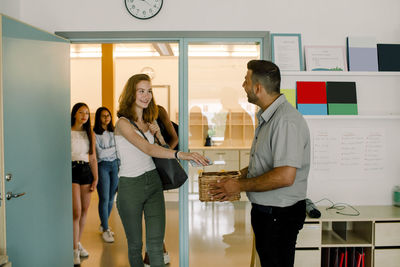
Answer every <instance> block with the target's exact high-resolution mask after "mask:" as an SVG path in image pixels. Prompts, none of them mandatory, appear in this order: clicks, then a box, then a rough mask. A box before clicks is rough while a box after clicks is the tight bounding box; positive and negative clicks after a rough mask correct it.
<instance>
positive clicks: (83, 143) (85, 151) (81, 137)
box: [71, 130, 89, 162]
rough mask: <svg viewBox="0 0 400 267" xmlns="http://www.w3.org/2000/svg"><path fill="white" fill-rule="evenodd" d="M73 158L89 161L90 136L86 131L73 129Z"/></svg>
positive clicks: (73, 159)
mask: <svg viewBox="0 0 400 267" xmlns="http://www.w3.org/2000/svg"><path fill="white" fill-rule="evenodd" d="M71 160H72V161H85V162H89V138H88V136H87V133H86V132H85V131H72V130H71Z"/></svg>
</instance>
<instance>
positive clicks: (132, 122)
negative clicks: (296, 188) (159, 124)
mask: <svg viewBox="0 0 400 267" xmlns="http://www.w3.org/2000/svg"><path fill="white" fill-rule="evenodd" d="M129 122H130V123H131V124H132V125H133V126H135V128H136V129H137V130H138V131H139V132H140V133H141V134H142V135H143V137H144V139H146V140H147V142H149V143H150V141H149V139H147V137H146V135H145V134H144V133H143V131H142V130H140V128H139V127H138V126H137V124H136V123H135V122H134V121H133V120H131V119H129ZM153 137H154V140H155V141H156V142H157V143H158V145H160V146H162V147H164V146H163V145H161V142H160V140H158V138H157V136H156V135H153ZM168 148H169V146H168Z"/></svg>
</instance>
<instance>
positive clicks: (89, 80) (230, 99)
mask: <svg viewBox="0 0 400 267" xmlns="http://www.w3.org/2000/svg"><path fill="white" fill-rule="evenodd" d="M183 2H184V3H183ZM164 3H165V4H164V6H163V8H162V10H161V12H160V13H159V14H158V15H157V16H156V17H154V18H153V19H151V20H147V21H146V20H136V19H134V18H132V17H131V16H130V15H129V14H128V13H127V12H126V10H125V7H124V3H123V1H120V3H119V2H118V3H117V4H115V1H107V0H100V1H94V0H89V1H85V3H82V1H79V0H70V1H65V2H62V3H61V2H60V1H49V0H37V1H28V0H1V3H0V13H4V14H6V15H8V16H10V17H13V18H16V19H18V20H20V21H22V22H24V23H27V24H30V25H33V26H34V27H36V28H40V29H44V30H45V31H47V32H49V33H51V34H53V33H55V32H61V33H63V32H70V33H77V35H76V36H79V37H80V40H75V41H73V42H72V44H71V46H70V47H71V48H70V49H71V50H70V54H69V58H68V60H70V61H69V62H70V85H71V95H70V97H71V98H70V105H71V106H72V105H73V104H74V103H76V102H85V103H87V104H88V105H89V107H90V111H91V112H92V113H94V112H95V110H96V109H97V108H98V107H100V106H101V105H105V104H106V105H107V106H111V107H112V110H113V115H114V122H115V119H116V117H115V114H116V110H117V107H118V97H119V94H120V93H121V91H122V88H123V85H124V83H125V81H126V80H127V79H128V78H129V77H130V76H131V75H132V74H134V73H147V74H149V75H150V76H151V77H152V79H153V87H154V94H155V97H156V101H157V103H159V104H161V105H162V106H164V107H165V108H166V109H167V111H168V112H169V115H170V119H171V120H172V121H174V122H176V123H178V124H180V125H182V123H186V122H179V118H180V117H179V112H180V110H179V107H181V108H182V105H181V106H180V102H179V98H180V97H181V95H180V94H182V91H183V90H187V91H186V92H187V99H188V102H187V103H185V104H184V105H183V106H185V107H186V108H187V114H188V115H187V125H186V126H187V129H188V136H187V142H188V148H189V149H190V150H192V151H197V152H199V153H202V154H203V155H206V156H208V157H210V158H212V159H213V161H214V163H215V164H214V165H212V166H210V167H206V168H193V167H190V166H189V167H188V171H189V176H190V178H189V182H188V192H187V194H188V202H187V204H188V206H187V211H188V214H187V216H188V241H189V243H188V244H187V246H188V255H185V256H184V257H183V259H182V255H180V253H181V252H182V251H185V250H184V249H182V246H184V245H183V244H181V243H180V234H179V232H180V226H179V224H180V223H181V222H182V218H181V217H180V216H181V215H182V213H180V208H179V203H180V193H179V192H178V191H169V192H165V197H166V207H167V228H166V238H165V242H166V246H167V250H168V252H169V254H170V257H171V263H170V265H169V266H182V267H187V266H195V267H196V266H205V265H208V266H233V267H236V266H238V267H239V266H251V267H253V266H259V262H258V261H257V257H256V255H255V253H254V251H253V236H252V229H251V224H250V209H251V204H250V203H249V202H248V200H247V198H246V195H245V194H242V195H241V199H240V201H236V202H226V203H213V202H210V203H206V202H201V201H199V179H198V176H199V173H200V172H201V171H221V170H238V169H240V168H242V167H244V166H246V164H247V163H248V156H249V149H250V146H251V140H252V137H253V131H254V129H255V127H256V123H257V122H256V120H255V114H256V112H257V108H256V107H255V106H253V105H251V104H249V103H247V98H246V95H245V93H244V91H243V89H242V87H241V85H242V82H243V78H244V75H245V72H246V63H247V61H249V60H251V59H256V58H267V59H269V58H270V49H271V47H270V45H269V44H268V45H267V46H266V47H262V46H261V45H260V43H259V42H254V41H249V40H246V38H238V40H233V39H234V38H227V39H229V40H224V41H222V42H221V40H220V39H219V40H218V41H217V42H207V41H202V42H201V43H199V42H195V41H194V42H190V40H189V41H188V42H189V44H188V48H189V51H188V61H187V66H185V68H186V67H187V71H188V79H187V82H188V83H187V84H183V83H182V77H180V76H179V75H180V74H181V73H182V69H181V68H182V67H183V66H182V64H181V63H182V61H179V60H180V59H179V57H180V56H182V55H179V52H180V51H182V50H180V47H179V42H174V41H171V39H170V38H168V37H171V38H172V37H176V36H173V35H174V33H177V32H178V33H179V32H185V34H188V33H189V36H190V34H193V36H196V34H198V32H203V31H208V32H211V33H212V36H211V37H214V38H215V37H216V36H218V35H219V36H224V34H226V32H237V33H239V34H240V33H243V32H246V33H249V34H250V33H251V32H253V31H258V32H265V33H266V35H269V34H270V33H300V34H301V38H302V44H303V45H341V46H345V45H346V37H347V36H349V35H359V36H373V37H375V38H376V40H377V41H378V42H379V43H400V31H399V30H400V27H399V25H400V16H398V10H400V2H399V1H398V0H385V1H383V2H382V1H381V2H379V1H372V0H367V1H350V2H349V1H345V0H339V1H322V2H321V1H303V0H302V1H288V0H286V1H279V2H271V1H264V2H263V1H261V2H260V1H256V0H249V1H228V0H222V1H219V2H215V1H211V0H205V1H195V0H188V1H170V2H169V3H167V2H165V1H164ZM360 6H362V7H360ZM210 7H212V8H210ZM205 18H206V19H205ZM133 31H137V32H141V33H143V32H144V33H147V32H149V33H157V32H158V33H160V36H161V37H160V38H155V37H154V35H151V34H150V35H149V36H151V38H146V37H143V36H145V35H146V34H144V35H143V36H141V37H140V38H138V39H140V40H138V39H135V38H134V37H132V35H129V34H128V35H127V36H129V37H128V38H126V39H130V40H134V41H132V42H130V41H127V40H126V39H124V38H122V39H124V40H123V41H121V42H118V41H113V42H112V43H113V44H112V45H111V43H110V42H107V43H106V44H104V43H102V42H101V40H104V38H105V37H104V36H106V37H107V36H108V37H110V36H111V37H112V36H113V32H114V33H129V32H133ZM163 31H164V32H165V31H171V32H170V33H171V36H168V37H166V36H165V35H163ZM203 33H204V32H203ZM85 34H87V36H90V34H93V36H95V35H96V34H97V36H100V38H97V41H96V40H91V41H87V39H85ZM102 34H103V35H102ZM177 35H179V34H177ZM114 36H116V35H114ZM76 39H79V38H76ZM93 39H96V38H93ZM111 39H112V38H111ZM116 39H118V38H116ZM163 39H168V41H164V40H163ZM176 39H179V38H176ZM188 39H190V38H188ZM205 39H207V38H205ZM217 39H218V38H217ZM250 39H252V40H253V39H254V38H250ZM103 45H106V47H107V48H108V49H109V48H110V47H111V48H112V56H111V58H112V66H113V73H112V75H108V76H109V77H110V76H111V77H112V78H113V80H112V81H111V82H112V84H113V88H111V87H109V88H103V87H102V83H103V81H102V76H103V75H102V55H103V52H104V50H103V47H102V46H103ZM0 48H1V47H0ZM108 51H110V50H108ZM107 53H108V55H110V52H107ZM107 64H110V62H108V63H107ZM180 64H181V65H180ZM185 64H186V62H185ZM108 66H110V65H108ZM0 70H2V69H1V68H0ZM297 81H320V82H328V81H335V82H338V81H345V82H355V83H356V90H357V108H358V115H349V116H305V117H306V120H307V123H308V125H309V127H310V130H311V138H312V142H313V152H312V153H313V154H312V165H313V168H312V169H311V171H310V175H309V180H308V191H307V197H309V198H310V199H312V200H313V201H314V202H316V204H317V205H318V206H319V207H321V208H320V210H321V212H322V217H321V218H320V219H312V218H308V219H307V222H306V224H305V226H304V229H303V230H302V232H301V233H300V235H299V241H298V244H297V249H296V263H295V266H296V267H314V266H315V267H317V266H329V264H326V260H327V258H329V256H331V255H333V256H335V255H334V254H335V253H337V254H338V255H340V254H339V253H341V250H342V249H343V248H345V249H346V251H347V252H348V253H349V254H350V253H352V250H353V249H354V250H355V249H357V250H360V251H361V250H362V253H364V254H363V255H364V257H365V260H364V264H365V266H366V267H373V266H374V267H398V263H399V262H400V234H399V233H400V211H399V209H400V208H398V207H395V206H393V188H394V186H395V185H398V184H400V178H399V177H400V175H399V174H400V165H399V160H398V159H399V158H400V155H399V151H400V142H399V141H398V136H399V133H400V123H399V120H400V105H398V102H399V101H398V100H399V98H400V94H399V92H400V91H399V84H400V73H399V72H328V71H321V72H310V71H285V72H282V84H281V88H282V89H295V88H296V82H297ZM108 82H110V80H108ZM180 91H181V92H180ZM103 92H105V93H106V94H107V95H108V96H109V97H107V99H105V97H104V96H103V95H102V93H103ZM227 92H229V93H227ZM110 99H111V100H112V101H111V102H110ZM181 104H182V103H181ZM92 118H93V117H92ZM181 118H182V117H181ZM207 136H209V137H210V139H211V144H212V145H211V146H205V143H206V138H207ZM371 136H372V137H374V138H375V141H376V140H377V148H378V149H377V151H378V152H377V153H375V158H374V162H373V163H374V166H373V168H365V166H361V165H357V164H352V163H354V162H356V163H359V161H346V160H344V161H341V160H343V159H342V158H341V157H340V156H339V154H340V152H342V151H341V150H340V148H341V146H340V144H341V140H342V138H343V137H350V139H351V138H352V137H355V138H363V140H367V139H368V137H371ZM321 140H322V141H321ZM327 140H331V141H327ZM346 140H349V139H346ZM321 143H322V144H323V145H325V146H327V147H328V149H322V150H318V147H317V146H316V145H318V144H321ZM364 144H366V141H365V142H364ZM0 146H1V144H0ZM357 149H359V147H358V148H357ZM321 152H322V153H321ZM318 153H319V154H318ZM327 157H328V161H326V158H327ZM324 160H325V161H324ZM340 162H341V163H343V164H342V165H338V164H339V163H340ZM3 181H4V178H2V181H1V182H2V185H1V186H2V190H3V191H2V192H3V193H4V188H5V187H6V185H4V183H3ZM28 193H29V192H28ZM21 199H22V198H21ZM97 201H98V200H97V196H96V194H93V195H92V203H91V206H90V211H89V218H88V223H87V226H86V229H85V232H84V234H83V237H82V243H83V244H84V245H85V247H86V248H87V249H88V251H89V252H90V253H91V255H90V257H89V258H88V259H86V260H83V261H82V266H90V267H92V266H93V267H97V266H107V267H108V266H115V267H124V266H128V261H127V251H126V250H127V245H126V240H125V239H124V232H123V228H122V225H121V223H120V219H119V216H118V213H117V210H116V209H115V208H114V209H113V212H112V215H111V219H110V220H111V222H110V225H111V227H112V230H113V231H114V232H115V242H114V243H113V244H106V243H104V242H103V241H102V239H101V235H100V232H99V231H98V226H99V219H98V214H97V207H96V205H97ZM330 201H332V202H333V203H339V204H340V207H343V208H344V210H325V208H326V207H327V206H330V205H331V202H330ZM2 203H5V200H2ZM343 203H344V204H343ZM350 205H351V206H350ZM352 207H354V208H355V209H356V210H353V209H352ZM0 212H1V214H5V211H4V205H2V207H0ZM358 212H359V213H360V214H358ZM2 221H5V219H3V218H1V220H0V265H1V263H2V262H6V260H7V258H6V257H3V256H2V254H3V253H5V252H6V247H5V246H6V240H5V237H4V236H5V234H3V233H4V232H5V231H6V226H5V225H4V224H5V222H2ZM337 229H340V230H337ZM339 248H340V249H339ZM11 249H12V248H9V250H11ZM40 253H43V252H40ZM331 253H332V254H331ZM49 258H50V257H49ZM3 260H4V261H3ZM186 260H187V261H188V264H186ZM71 261H72V259H71ZM13 266H14V265H13ZM63 266H64V265H63ZM66 266H67V265H66Z"/></svg>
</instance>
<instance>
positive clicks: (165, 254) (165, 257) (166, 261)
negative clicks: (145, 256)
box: [164, 252, 170, 264]
mask: <svg viewBox="0 0 400 267" xmlns="http://www.w3.org/2000/svg"><path fill="white" fill-rule="evenodd" d="M169 262H170V260H169V254H168V252H164V264H168V263H169Z"/></svg>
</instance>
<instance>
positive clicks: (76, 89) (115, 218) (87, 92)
mask: <svg viewBox="0 0 400 267" xmlns="http://www.w3.org/2000/svg"><path fill="white" fill-rule="evenodd" d="M107 45H109V44H107ZM111 45H112V58H111V62H109V64H110V65H111V68H109V69H108V72H112V73H108V72H104V68H102V66H104V64H107V62H106V63H105V62H104V57H105V53H106V51H105V50H104V49H103V45H102V44H99V43H83V44H72V45H71V106H72V105H74V104H75V103H76V102H85V103H87V104H88V106H89V107H90V111H91V120H92V123H94V115H95V112H96V109H97V108H99V107H100V106H107V104H106V103H107V100H109V99H105V98H104V96H105V95H106V96H107V95H111V96H113V99H114V101H113V105H112V107H114V109H113V110H111V107H109V106H108V108H109V109H110V110H111V112H112V113H113V115H114V116H113V122H114V124H115V122H116V120H117V117H116V113H117V111H118V108H119V102H118V100H119V97H120V95H121V93H122V90H123V88H124V85H125V83H126V81H127V80H128V79H129V78H130V77H131V76H132V75H134V74H138V73H145V74H147V75H149V76H150V78H151V80H152V86H153V95H154V99H155V102H156V104H157V105H160V106H162V107H163V108H164V110H165V111H166V112H167V114H168V115H169V118H170V120H171V121H172V122H175V123H177V122H178V116H179V112H178V110H179V43H178V42H176V41H161V40H154V41H150V40H148V41H141V42H139V41H136V42H123V43H121V42H119V43H113V44H111ZM102 69H103V71H102ZM105 76H107V77H110V76H111V77H112V78H111V79H112V80H113V82H112V84H113V86H111V87H106V86H104V85H103V84H102V79H103V80H104V77H105ZM105 92H108V93H105ZM108 102H109V101H108ZM164 196H165V201H166V231H165V247H166V250H167V251H168V255H169V261H170V262H171V266H179V241H178V240H179V227H178V225H179V202H178V200H179V191H178V190H170V191H165V192H164ZM97 204H98V195H97V192H96V193H94V194H93V195H92V202H91V206H90V211H89V213H90V216H89V218H88V222H87V226H86V229H98V227H99V224H100V223H99V215H98V212H97ZM109 224H110V226H111V228H112V231H113V232H115V241H114V244H113V245H112V246H108V247H107V246H103V245H102V243H101V242H96V243H93V242H90V240H91V239H93V231H92V232H90V231H89V230H86V229H85V231H84V233H83V237H82V239H83V240H82V243H83V244H85V246H86V248H87V249H88V250H89V251H90V252H91V253H92V254H94V255H101V257H100V256H98V257H96V256H94V257H89V258H88V259H87V260H85V264H88V265H91V266H101V265H104V264H106V265H112V266H117V265H118V264H119V263H120V261H121V262H125V261H126V260H127V258H128V256H127V248H126V246H127V245H126V238H125V233H124V230H123V227H122V223H121V221H120V218H119V215H118V211H117V209H116V206H115V205H114V207H113V210H112V212H111V216H110V220H109ZM143 233H145V230H144V229H143ZM144 235H145V234H143V242H144V243H143V247H144V248H145V237H144ZM86 244H87V245H86ZM143 254H144V251H143ZM107 258H108V259H109V260H108V261H106V260H105V259H107ZM105 261H106V262H107V263H105Z"/></svg>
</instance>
